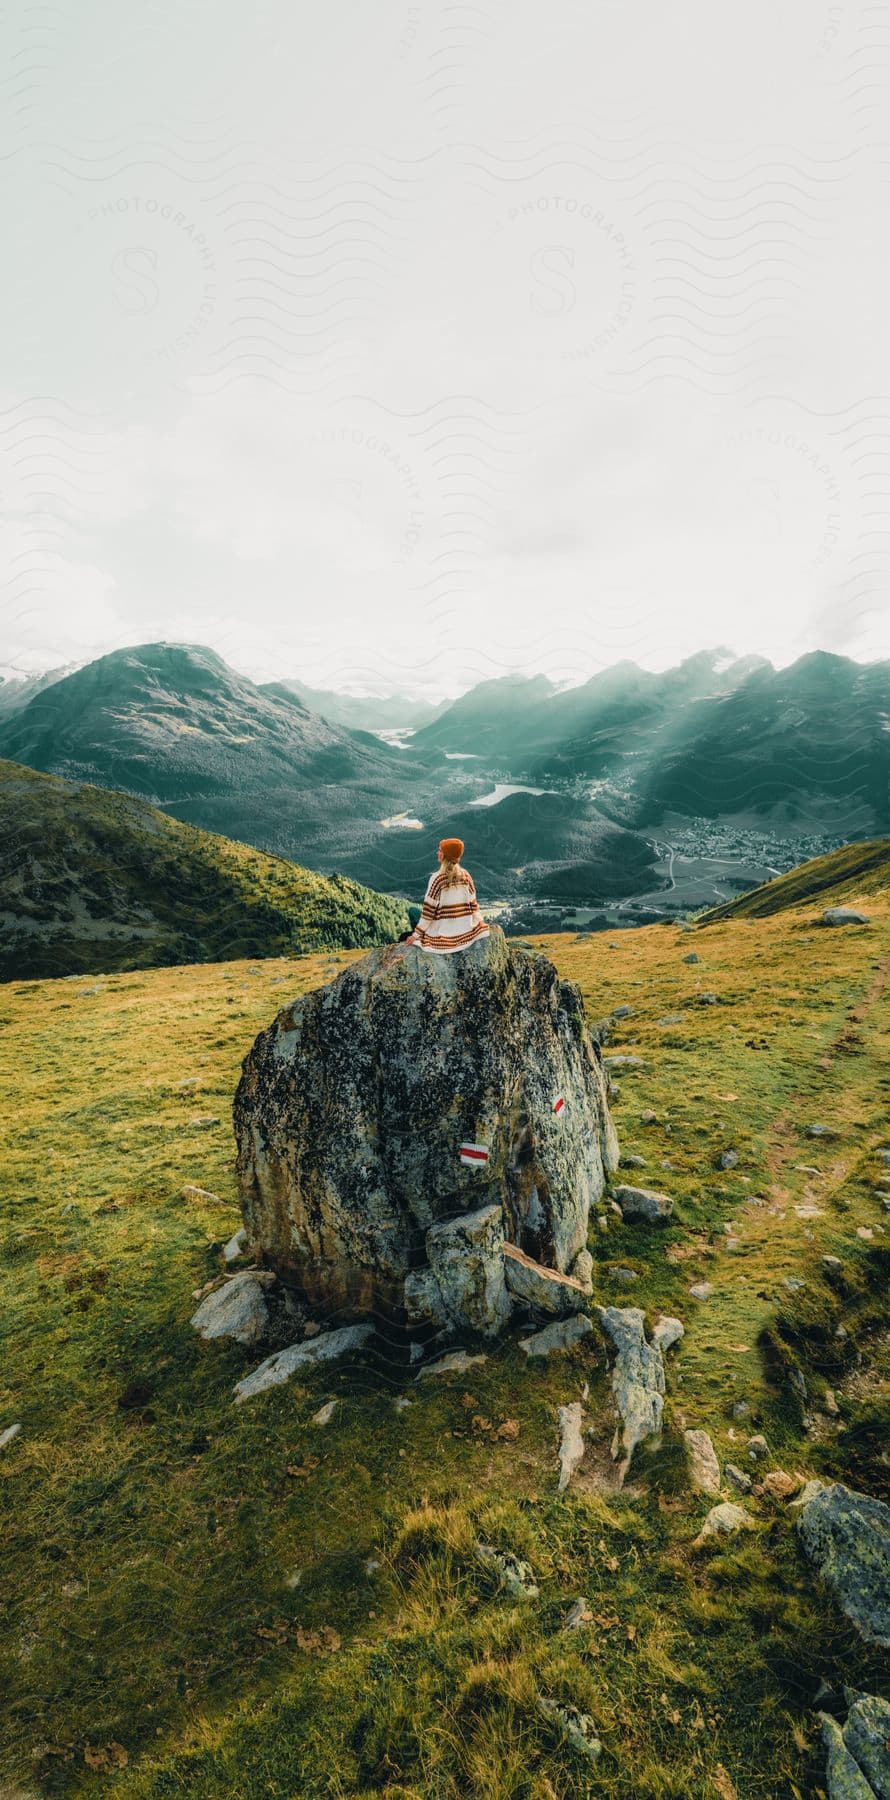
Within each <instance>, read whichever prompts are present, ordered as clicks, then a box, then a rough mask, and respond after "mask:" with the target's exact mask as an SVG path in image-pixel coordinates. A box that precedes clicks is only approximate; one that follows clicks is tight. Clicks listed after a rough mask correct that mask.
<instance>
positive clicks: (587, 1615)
mask: <svg viewBox="0 0 890 1800" xmlns="http://www.w3.org/2000/svg"><path fill="white" fill-rule="evenodd" d="M592 1622H593V1613H592V1612H591V1610H590V1601H589V1600H588V1599H587V1596H586V1595H585V1594H579V1596H578V1599H577V1600H575V1601H573V1603H572V1605H571V1606H570V1607H569V1610H568V1612H567V1613H566V1616H565V1618H564V1619H563V1622H562V1628H563V1631H580V1630H581V1628H582V1626H584V1625H590V1624H592Z"/></svg>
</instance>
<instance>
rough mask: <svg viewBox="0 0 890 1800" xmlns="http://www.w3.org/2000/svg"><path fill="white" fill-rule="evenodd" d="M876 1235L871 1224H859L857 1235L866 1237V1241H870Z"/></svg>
mask: <svg viewBox="0 0 890 1800" xmlns="http://www.w3.org/2000/svg"><path fill="white" fill-rule="evenodd" d="M874 1235H875V1234H874V1232H873V1231H872V1228H871V1226H870V1225H857V1227H856V1236H857V1237H858V1238H864V1240H865V1242H866V1243H869V1242H870V1240H871V1239H872V1238H873V1237H874Z"/></svg>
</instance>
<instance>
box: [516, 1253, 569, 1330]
mask: <svg viewBox="0 0 890 1800" xmlns="http://www.w3.org/2000/svg"><path fill="white" fill-rule="evenodd" d="M504 1275H505V1277H506V1282H507V1287H508V1289H509V1291H510V1293H511V1294H515V1295H516V1296H517V1298H518V1299H520V1300H527V1301H528V1302H529V1304H530V1305H531V1306H536V1307H538V1308H539V1309H540V1310H541V1312H546V1313H553V1314H555V1315H556V1316H557V1317H560V1316H562V1317H565V1315H566V1314H568V1313H573V1312H577V1311H578V1304H579V1301H580V1300H582V1299H583V1298H584V1297H585V1285H584V1283H583V1282H581V1281H576V1280H575V1277H574V1276H573V1275H561V1274H560V1272H559V1270H558V1269H548V1268H545V1267H544V1264H543V1263H536V1262H535V1261H534V1259H533V1258H532V1257H530V1256H526V1254H525V1251H524V1250H520V1249H519V1247H518V1245H516V1244H505V1245H504Z"/></svg>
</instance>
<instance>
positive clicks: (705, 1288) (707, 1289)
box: [689, 1281, 714, 1300]
mask: <svg viewBox="0 0 890 1800" xmlns="http://www.w3.org/2000/svg"><path fill="white" fill-rule="evenodd" d="M689 1292H690V1294H691V1295H692V1298H693V1300H710V1298H711V1295H712V1294H713V1292H714V1289H713V1287H712V1286H711V1283H710V1282H709V1281H696V1282H693V1285H692V1287H691V1288H690V1289H689Z"/></svg>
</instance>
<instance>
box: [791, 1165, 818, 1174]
mask: <svg viewBox="0 0 890 1800" xmlns="http://www.w3.org/2000/svg"><path fill="white" fill-rule="evenodd" d="M794 1167H795V1168H796V1169H799V1171H800V1173H801V1175H821V1174H822V1170H821V1169H815V1168H814V1167H813V1164H812V1163H795V1165H794Z"/></svg>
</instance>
